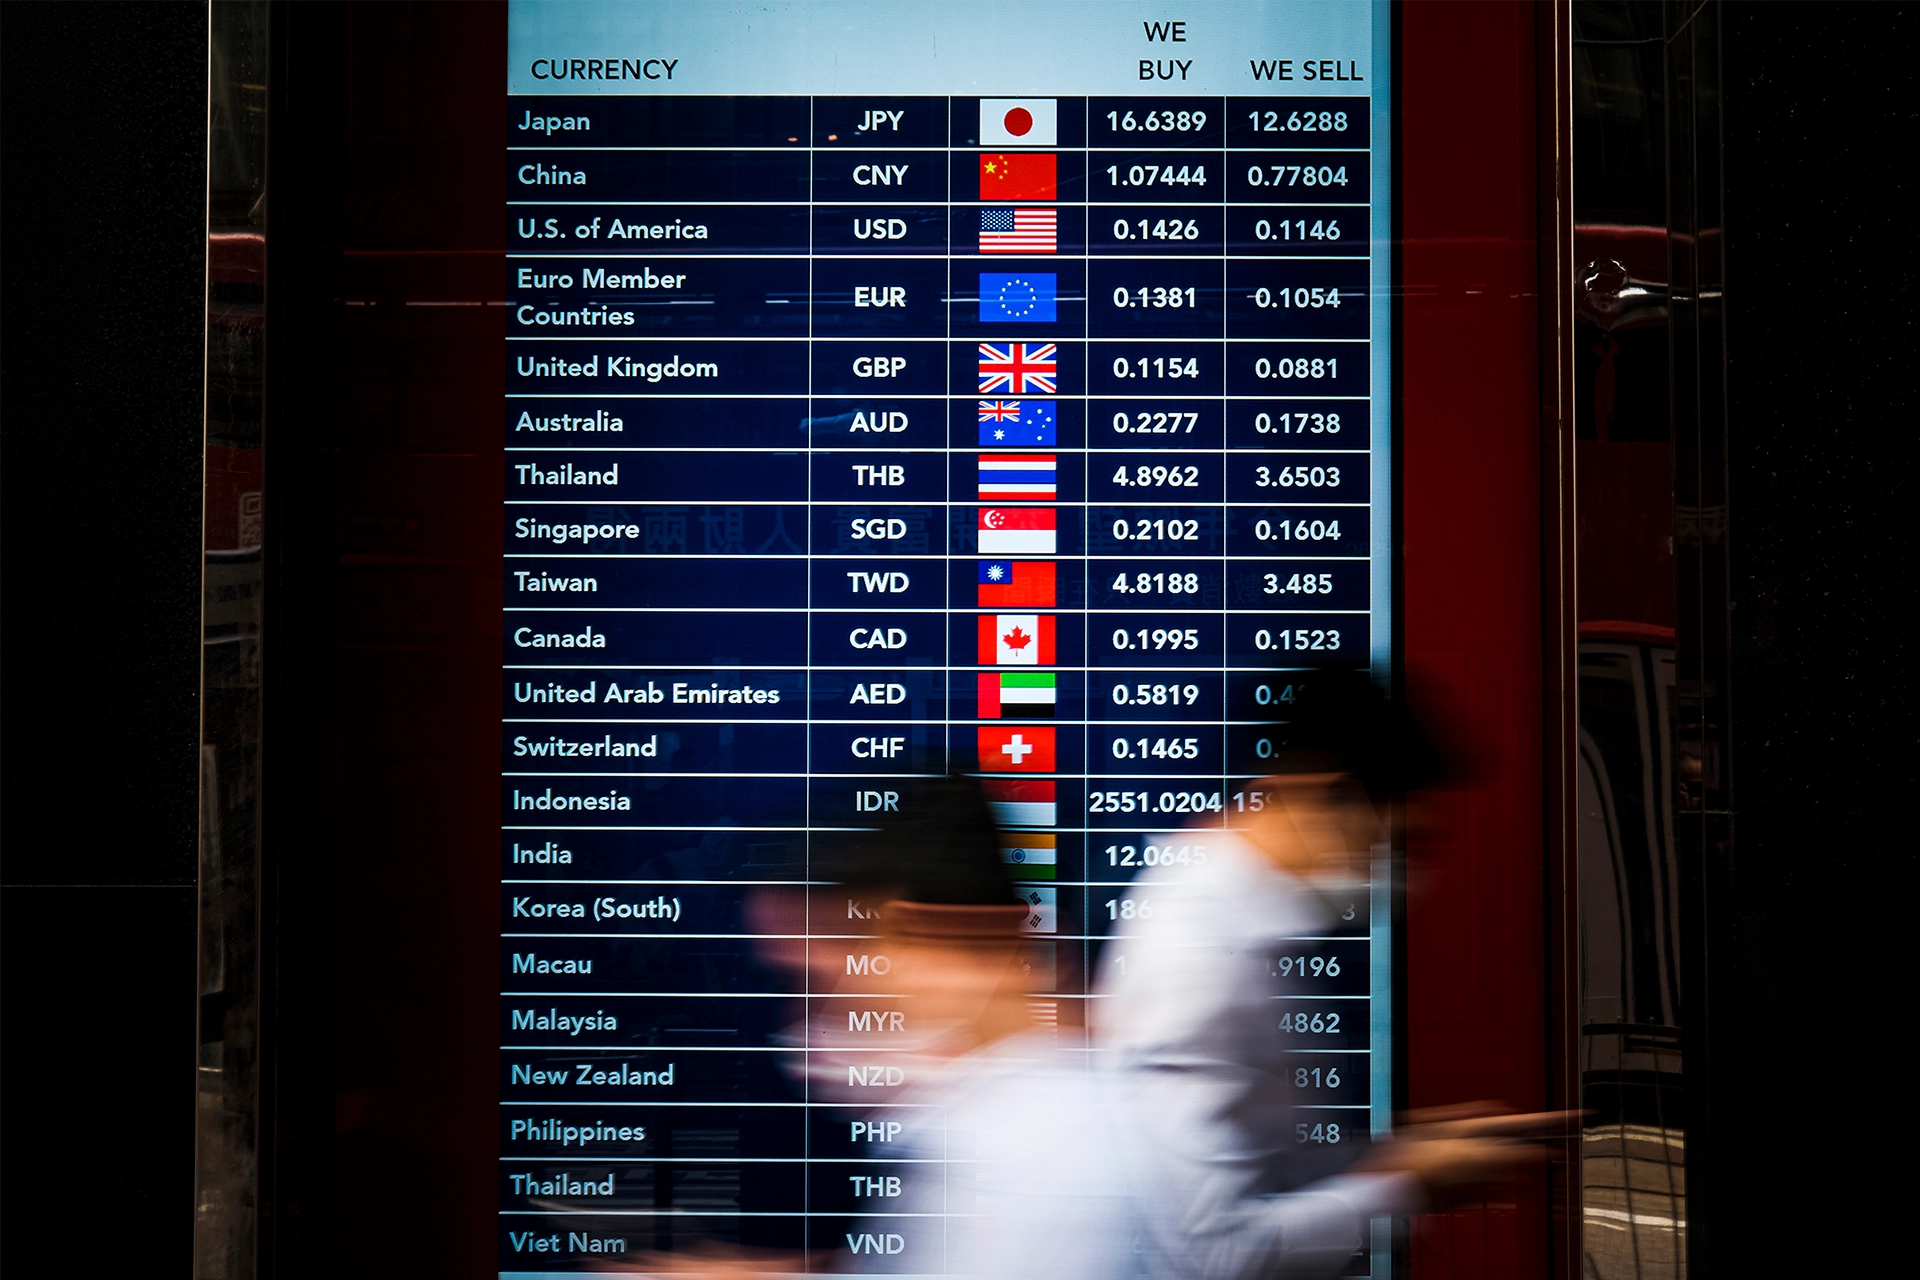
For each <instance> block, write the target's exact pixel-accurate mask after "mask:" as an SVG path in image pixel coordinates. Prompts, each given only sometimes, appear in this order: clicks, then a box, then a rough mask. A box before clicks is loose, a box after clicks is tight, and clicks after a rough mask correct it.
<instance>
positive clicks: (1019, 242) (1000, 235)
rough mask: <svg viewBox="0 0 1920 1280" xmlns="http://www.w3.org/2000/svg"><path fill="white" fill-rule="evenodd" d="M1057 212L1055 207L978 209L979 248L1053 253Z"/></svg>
mask: <svg viewBox="0 0 1920 1280" xmlns="http://www.w3.org/2000/svg"><path fill="white" fill-rule="evenodd" d="M1059 216H1060V215H1059V211H1058V210H1056V209H982V210H981V211H980V252H982V253H1053V252H1055V251H1056V248H1057V246H1056V244H1055V240H1054V233H1055V231H1056V230H1057V229H1058V225H1059Z"/></svg>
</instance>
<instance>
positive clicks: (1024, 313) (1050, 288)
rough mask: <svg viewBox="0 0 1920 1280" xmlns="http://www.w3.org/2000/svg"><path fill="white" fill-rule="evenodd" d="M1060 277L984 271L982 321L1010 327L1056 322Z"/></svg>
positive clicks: (1048, 274) (1027, 272) (1050, 273)
mask: <svg viewBox="0 0 1920 1280" xmlns="http://www.w3.org/2000/svg"><path fill="white" fill-rule="evenodd" d="M1059 288H1060V277H1059V276H1058V275H1055V274H1054V273H1053V272H1051V271H982V272H981V273H980V319H981V320H983V321H992V322H998V323H1006V324H1019V323H1021V322H1022V321H1027V322H1032V321H1040V320H1052V319H1053V318H1054V302H1055V299H1056V297H1057V296H1058V294H1059Z"/></svg>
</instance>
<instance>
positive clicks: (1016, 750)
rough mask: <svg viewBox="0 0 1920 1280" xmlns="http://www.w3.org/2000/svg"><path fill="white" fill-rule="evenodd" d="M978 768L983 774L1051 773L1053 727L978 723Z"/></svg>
mask: <svg viewBox="0 0 1920 1280" xmlns="http://www.w3.org/2000/svg"><path fill="white" fill-rule="evenodd" d="M979 733H980V768H981V771H982V772H985V773H1052V772H1053V729H1052V727H1051V726H1044V725H1043V726H1033V725H1026V726H1022V727H1021V728H1018V729H1006V728H1001V727H1000V726H999V725H992V726H987V725H983V726H981V728H980V730H979Z"/></svg>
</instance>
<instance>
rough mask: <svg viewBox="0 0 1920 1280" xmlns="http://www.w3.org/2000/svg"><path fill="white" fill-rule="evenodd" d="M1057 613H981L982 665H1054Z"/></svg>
mask: <svg viewBox="0 0 1920 1280" xmlns="http://www.w3.org/2000/svg"><path fill="white" fill-rule="evenodd" d="M1053 661H1054V658H1053V615H1052V614H1050V613H1040V614H1033V613H983V614H981V615H980V665H981V666H983V667H1035V666H1039V667H1045V666H1052V665H1053Z"/></svg>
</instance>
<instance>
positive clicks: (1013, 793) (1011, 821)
mask: <svg viewBox="0 0 1920 1280" xmlns="http://www.w3.org/2000/svg"><path fill="white" fill-rule="evenodd" d="M1058 785H1059V784H1057V783H1055V782H1053V781H1051V780H1049V781H1045V782H1028V781H1027V780H1025V779H1024V778H1022V779H1013V778H982V779H981V780H980V789H981V790H982V791H985V792H986V793H987V807H988V808H989V809H992V810H993V820H994V821H995V822H998V823H999V824H1000V825H1001V826H1004V827H1051V826H1055V825H1057V824H1058V821H1059V817H1060V805H1059V802H1058V800H1057V798H1056V795H1055V792H1056V789H1057V787H1058Z"/></svg>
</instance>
